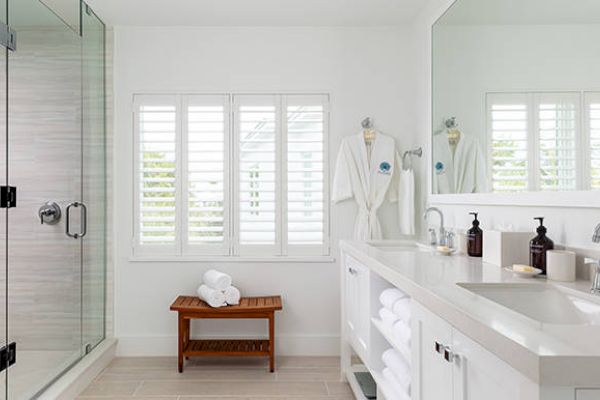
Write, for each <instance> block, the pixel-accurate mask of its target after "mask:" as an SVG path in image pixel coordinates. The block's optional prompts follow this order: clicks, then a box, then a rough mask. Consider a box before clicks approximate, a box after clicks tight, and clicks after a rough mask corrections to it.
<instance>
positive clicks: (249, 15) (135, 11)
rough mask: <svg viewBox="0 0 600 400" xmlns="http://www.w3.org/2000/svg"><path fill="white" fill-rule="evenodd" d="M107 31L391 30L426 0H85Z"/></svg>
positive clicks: (408, 19) (413, 14)
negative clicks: (156, 28)
mask: <svg viewBox="0 0 600 400" xmlns="http://www.w3.org/2000/svg"><path fill="white" fill-rule="evenodd" d="M87 2H88V4H90V6H92V8H93V9H94V11H95V12H96V14H98V15H99V16H100V18H102V19H103V20H104V22H105V23H106V24H107V25H112V26H381V25H385V26H393V25H400V24H402V23H405V22H407V21H410V20H412V19H413V18H414V17H415V16H416V15H417V13H418V12H419V10H420V9H421V8H422V6H423V5H424V4H425V3H426V2H427V1H426V0H88V1H87Z"/></svg>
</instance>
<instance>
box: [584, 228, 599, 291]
mask: <svg viewBox="0 0 600 400" xmlns="http://www.w3.org/2000/svg"><path fill="white" fill-rule="evenodd" d="M592 242H594V243H600V224H598V225H596V229H594V234H593V235H592ZM585 263H586V264H593V265H594V277H593V279H592V288H591V289H590V290H591V292H592V293H598V294H600V260H594V259H590V258H586V259H585Z"/></svg>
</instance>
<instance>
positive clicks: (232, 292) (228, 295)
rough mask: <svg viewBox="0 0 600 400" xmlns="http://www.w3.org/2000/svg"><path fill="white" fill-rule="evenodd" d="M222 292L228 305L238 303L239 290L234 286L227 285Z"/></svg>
mask: <svg viewBox="0 0 600 400" xmlns="http://www.w3.org/2000/svg"><path fill="white" fill-rule="evenodd" d="M223 294H224V295H225V302H226V303H227V304H229V305H230V306H236V305H238V304H240V297H241V295H240V291H239V290H238V288H236V287H235V286H229V287H228V288H227V289H225V290H223Z"/></svg>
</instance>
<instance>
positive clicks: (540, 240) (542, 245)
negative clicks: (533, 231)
mask: <svg viewBox="0 0 600 400" xmlns="http://www.w3.org/2000/svg"><path fill="white" fill-rule="evenodd" d="M534 220H537V221H540V226H538V227H537V236H536V237H534V238H533V239H531V241H530V242H529V264H530V265H531V266H532V267H534V268H539V269H541V270H542V275H546V252H547V251H548V250H552V249H554V242H553V241H552V240H550V238H549V237H548V236H546V232H547V231H548V230H547V229H546V227H545V226H544V217H536V218H534Z"/></svg>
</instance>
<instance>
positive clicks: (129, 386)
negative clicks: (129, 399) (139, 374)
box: [81, 381, 141, 397]
mask: <svg viewBox="0 0 600 400" xmlns="http://www.w3.org/2000/svg"><path fill="white" fill-rule="evenodd" d="M140 383H141V382H140V381H137V382H112V383H111V384H106V383H102V382H93V383H92V384H91V385H90V386H88V387H87V389H85V390H84V391H83V393H81V397H86V396H131V395H133V394H134V393H135V390H136V389H137V388H138V387H139V386H140Z"/></svg>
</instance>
